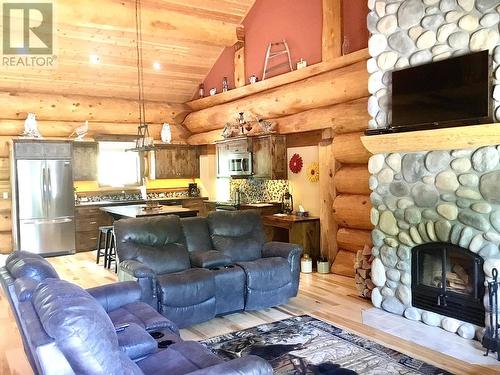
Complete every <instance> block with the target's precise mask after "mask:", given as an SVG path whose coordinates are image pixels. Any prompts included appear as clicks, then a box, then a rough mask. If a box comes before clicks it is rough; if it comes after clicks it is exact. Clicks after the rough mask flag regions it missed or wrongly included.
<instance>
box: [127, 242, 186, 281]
mask: <svg viewBox="0 0 500 375" xmlns="http://www.w3.org/2000/svg"><path fill="white" fill-rule="evenodd" d="M137 248H138V250H139V251H138V254H137V257H136V258H135V259H136V260H138V261H139V262H141V263H143V264H145V265H146V266H148V267H149V268H151V269H152V270H153V271H154V272H155V273H156V274H158V275H161V274H165V273H172V272H178V271H183V270H186V269H188V268H189V267H190V263H189V253H188V252H187V250H186V248H185V247H184V245H181V244H167V245H164V246H161V247H152V246H145V245H142V246H138V247H137Z"/></svg>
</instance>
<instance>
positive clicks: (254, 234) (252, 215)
mask: <svg viewBox="0 0 500 375" xmlns="http://www.w3.org/2000/svg"><path fill="white" fill-rule="evenodd" d="M208 224H209V228H210V233H211V236H212V243H213V245H214V248H215V249H216V250H219V251H221V252H223V253H224V254H227V255H229V256H230V257H231V259H232V261H233V262H240V261H251V260H255V259H258V258H260V257H261V256H262V247H263V245H264V243H265V242H266V237H265V234H264V229H263V227H262V221H261V217H260V213H259V212H258V211H255V210H247V211H226V212H224V211H218V212H211V213H210V214H209V216H208Z"/></svg>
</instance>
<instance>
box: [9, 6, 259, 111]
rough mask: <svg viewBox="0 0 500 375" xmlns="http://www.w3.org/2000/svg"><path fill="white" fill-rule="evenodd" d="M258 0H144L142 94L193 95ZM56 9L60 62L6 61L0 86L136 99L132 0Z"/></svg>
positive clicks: (161, 97)
mask: <svg viewBox="0 0 500 375" xmlns="http://www.w3.org/2000/svg"><path fill="white" fill-rule="evenodd" d="M254 2H255V0H142V30H143V61H144V79H145V98H146V99H147V100H157V101H163V102H169V103H184V102H186V101H189V100H190V99H192V97H193V95H194V93H195V92H196V91H197V89H198V85H199V83H200V82H202V81H203V79H204V77H205V76H206V74H207V73H208V72H209V71H210V69H211V67H212V66H213V65H214V63H215V61H216V60H217V58H218V56H219V55H220V53H221V52H222V50H223V48H224V47H226V46H232V45H233V44H234V43H236V42H237V41H238V36H237V32H239V34H240V35H241V29H239V27H240V25H241V22H242V20H243V18H244V17H245V15H246V14H247V12H248V11H249V9H250V8H251V7H252V5H253V4H254ZM54 9H55V20H56V31H55V42H56V50H55V54H56V55H57V66H56V67H55V68H43V69H37V68H32V67H30V68H28V67H7V68H6V67H2V69H1V73H0V90H2V91H12V92H50V93H57V94H80V95H91V96H103V97H117V98H127V99H136V98H137V95H138V94H137V70H136V51H135V45H136V44H135V43H136V41H135V40H136V34H135V0H57V1H54ZM240 37H241V36H240ZM91 55H95V56H98V58H99V63H97V64H93V63H91V62H90V61H89V57H90V56H91ZM155 62H157V63H159V64H160V65H161V69H160V70H155V69H154V68H153V63H155Z"/></svg>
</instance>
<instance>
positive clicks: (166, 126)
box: [161, 123, 172, 143]
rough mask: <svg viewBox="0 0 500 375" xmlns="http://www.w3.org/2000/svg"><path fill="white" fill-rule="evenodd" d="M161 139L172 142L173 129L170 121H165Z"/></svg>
mask: <svg viewBox="0 0 500 375" xmlns="http://www.w3.org/2000/svg"><path fill="white" fill-rule="evenodd" d="M161 141H162V142H163V143H171V142H172V131H171V130H170V125H169V124H168V123H164V124H163V126H162V127H161Z"/></svg>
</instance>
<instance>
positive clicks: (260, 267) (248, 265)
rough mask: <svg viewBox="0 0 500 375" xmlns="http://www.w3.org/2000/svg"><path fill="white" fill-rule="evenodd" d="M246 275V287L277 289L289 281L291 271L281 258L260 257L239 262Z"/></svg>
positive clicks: (286, 262) (285, 261)
mask: <svg viewBox="0 0 500 375" xmlns="http://www.w3.org/2000/svg"><path fill="white" fill-rule="evenodd" d="M238 265H239V266H240V267H241V268H243V270H244V271H245V273H246V275H247V287H248V288H251V289H256V290H272V289H278V288H281V287H282V286H285V285H287V284H289V283H290V282H291V279H292V272H291V270H290V265H289V264H288V261H287V260H286V259H283V258H278V257H276V258H262V259H258V260H255V261H253V262H240V263H238Z"/></svg>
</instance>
